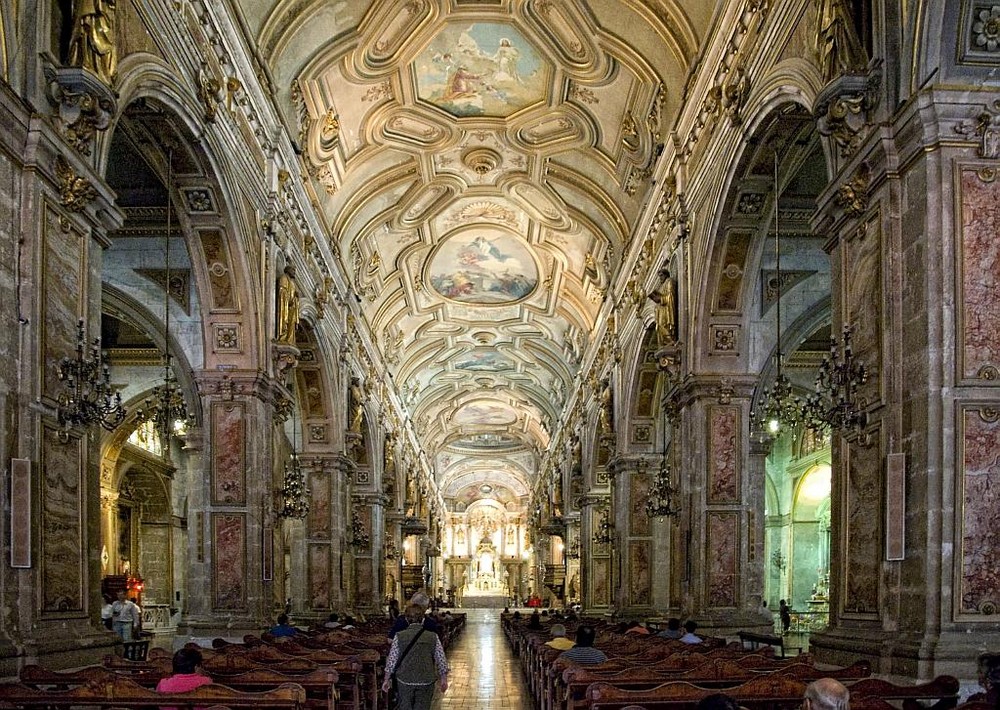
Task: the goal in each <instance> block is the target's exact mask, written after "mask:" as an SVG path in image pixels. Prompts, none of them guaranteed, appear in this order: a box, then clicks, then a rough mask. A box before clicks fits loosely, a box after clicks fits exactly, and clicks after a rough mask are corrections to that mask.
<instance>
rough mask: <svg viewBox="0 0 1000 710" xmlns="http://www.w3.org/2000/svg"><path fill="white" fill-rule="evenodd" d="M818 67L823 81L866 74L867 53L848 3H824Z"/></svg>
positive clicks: (828, 0)
mask: <svg viewBox="0 0 1000 710" xmlns="http://www.w3.org/2000/svg"><path fill="white" fill-rule="evenodd" d="M819 53H820V56H819V66H820V73H821V74H822V75H823V80H824V81H826V82H831V81H833V80H834V79H836V78H837V77H839V76H842V75H844V74H852V73H857V72H860V71H864V69H865V67H866V66H867V65H868V54H867V52H865V50H864V47H862V46H861V40H860V39H858V34H857V32H856V31H855V26H854V19H853V18H852V17H851V10H850V8H849V7H848V6H847V0H823V4H822V6H821V8H820V15H819Z"/></svg>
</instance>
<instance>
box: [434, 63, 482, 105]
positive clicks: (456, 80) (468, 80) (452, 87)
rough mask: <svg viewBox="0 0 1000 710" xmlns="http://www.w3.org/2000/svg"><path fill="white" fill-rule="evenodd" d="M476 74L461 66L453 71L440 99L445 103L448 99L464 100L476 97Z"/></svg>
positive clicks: (477, 76)
mask: <svg viewBox="0 0 1000 710" xmlns="http://www.w3.org/2000/svg"><path fill="white" fill-rule="evenodd" d="M478 79H479V75H478V74H473V73H472V72H470V71H469V70H468V68H467V67H466V66H465V65H464V64H463V65H460V66H459V67H458V69H456V70H455V73H454V74H452V75H451V79H450V80H449V81H448V91H447V92H446V93H445V95H444V96H443V97H442V98H444V99H445V100H446V101H447V100H450V99H465V98H469V97H472V96H476V95H477V94H476V81H477V80H478Z"/></svg>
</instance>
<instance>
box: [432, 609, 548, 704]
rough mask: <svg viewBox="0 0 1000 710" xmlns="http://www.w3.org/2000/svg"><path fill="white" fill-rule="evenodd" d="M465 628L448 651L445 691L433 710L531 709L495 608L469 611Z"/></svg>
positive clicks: (522, 680) (529, 698)
mask: <svg viewBox="0 0 1000 710" xmlns="http://www.w3.org/2000/svg"><path fill="white" fill-rule="evenodd" d="M466 613H467V614H468V616H467V618H466V622H465V629H464V630H463V631H462V633H461V635H459V637H458V638H457V639H456V640H455V642H454V643H453V644H452V646H451V647H450V648H449V649H448V665H449V666H450V668H451V671H450V672H449V674H448V692H447V693H445V694H444V695H441V694H440V693H438V694H437V695H436V696H435V698H434V710H458V709H459V708H477V709H478V710H497V709H499V708H515V709H516V708H530V707H531V696H530V695H529V693H528V689H527V687H526V685H525V682H524V675H523V674H522V673H521V668H520V666H519V665H518V662H517V659H516V658H515V657H514V654H513V653H512V652H511V649H510V646H509V645H508V643H507V641H506V640H505V639H504V635H503V629H502V628H501V626H500V621H499V615H498V614H497V611H496V610H495V609H469V610H468V611H467V612H466Z"/></svg>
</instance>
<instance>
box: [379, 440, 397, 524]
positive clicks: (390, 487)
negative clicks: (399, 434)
mask: <svg viewBox="0 0 1000 710" xmlns="http://www.w3.org/2000/svg"><path fill="white" fill-rule="evenodd" d="M382 485H383V487H384V490H385V495H386V496H387V497H388V498H389V501H390V504H391V505H392V506H393V507H395V500H394V499H395V498H396V439H395V438H394V437H393V436H392V434H389V435H388V436H386V437H385V452H384V453H383V456H382Z"/></svg>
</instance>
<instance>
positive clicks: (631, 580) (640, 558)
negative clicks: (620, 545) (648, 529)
mask: <svg viewBox="0 0 1000 710" xmlns="http://www.w3.org/2000/svg"><path fill="white" fill-rule="evenodd" d="M628 566H629V574H628V589H629V600H630V601H631V603H632V605H633V606H646V605H649V604H652V575H653V563H652V542H650V541H649V540H632V541H631V542H629V544H628Z"/></svg>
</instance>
